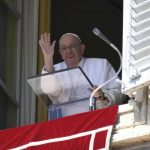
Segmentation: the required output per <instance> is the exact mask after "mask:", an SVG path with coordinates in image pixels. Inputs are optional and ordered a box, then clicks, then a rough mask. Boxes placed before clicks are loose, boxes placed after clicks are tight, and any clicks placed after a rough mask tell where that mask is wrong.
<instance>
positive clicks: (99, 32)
mask: <svg viewBox="0 0 150 150" xmlns="http://www.w3.org/2000/svg"><path fill="white" fill-rule="evenodd" d="M93 33H94V34H95V35H96V36H98V37H99V38H101V39H102V40H103V41H104V42H106V43H107V44H108V45H110V46H111V47H112V48H113V49H115V50H116V51H118V48H117V47H116V46H115V45H114V44H113V43H112V42H111V41H110V40H109V39H108V38H107V37H106V36H105V35H104V34H103V33H102V32H101V31H100V30H99V29H98V28H96V27H95V28H94V29H93Z"/></svg>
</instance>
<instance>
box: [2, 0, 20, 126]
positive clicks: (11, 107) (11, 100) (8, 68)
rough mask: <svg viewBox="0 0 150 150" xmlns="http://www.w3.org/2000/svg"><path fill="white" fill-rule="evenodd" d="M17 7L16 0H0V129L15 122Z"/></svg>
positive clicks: (16, 103)
mask: <svg viewBox="0 0 150 150" xmlns="http://www.w3.org/2000/svg"><path fill="white" fill-rule="evenodd" d="M17 8H18V1H17V0H1V1H0V22H1V24H0V32H1V34H0V39H1V42H0V56H1V59H0V122H1V125H0V129H4V128H7V127H13V126H16V124H17V107H18V102H17V101H16V93H17V90H16V87H17V77H18V75H17V70H18V66H17V63H18V62H17V55H18V49H17V47H18V45H17V38H18V21H19V19H20V18H19V17H20V15H19V12H18V10H17Z"/></svg>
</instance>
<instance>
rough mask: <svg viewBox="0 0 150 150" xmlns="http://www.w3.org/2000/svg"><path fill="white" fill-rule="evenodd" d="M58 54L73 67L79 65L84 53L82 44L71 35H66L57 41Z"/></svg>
mask: <svg viewBox="0 0 150 150" xmlns="http://www.w3.org/2000/svg"><path fill="white" fill-rule="evenodd" d="M59 47H60V49H59V52H60V55H61V57H62V59H63V60H64V62H65V63H66V65H67V66H68V67H69V68H70V67H75V66H77V65H78V64H79V62H80V60H81V58H82V55H83V53H84V49H85V47H84V44H81V43H80V41H79V40H78V39H77V38H76V37H74V36H73V35H66V36H64V37H63V38H61V40H60V41H59Z"/></svg>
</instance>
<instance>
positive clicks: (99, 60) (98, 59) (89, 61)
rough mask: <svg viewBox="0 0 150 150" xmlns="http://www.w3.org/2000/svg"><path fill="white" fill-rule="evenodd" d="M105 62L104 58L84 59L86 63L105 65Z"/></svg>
mask: <svg viewBox="0 0 150 150" xmlns="http://www.w3.org/2000/svg"><path fill="white" fill-rule="evenodd" d="M107 61H108V60H107V59H106V58H85V62H86V63H94V64H95V63H106V62H107Z"/></svg>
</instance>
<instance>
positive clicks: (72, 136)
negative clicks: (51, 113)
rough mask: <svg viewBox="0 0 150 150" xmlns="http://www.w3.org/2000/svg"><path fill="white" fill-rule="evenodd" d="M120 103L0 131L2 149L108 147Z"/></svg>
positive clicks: (104, 149) (101, 149) (102, 149)
mask: <svg viewBox="0 0 150 150" xmlns="http://www.w3.org/2000/svg"><path fill="white" fill-rule="evenodd" d="M117 112H118V106H112V107H108V108H104V109H101V110H96V111H91V112H86V113H81V114H76V115H72V116H68V117H64V118H60V119H57V120H52V121H48V122H42V123H36V124H33V125H29V126H23V127H18V128H12V129H7V130H1V131H0V150H7V149H11V150H22V149H27V150H29V149H30V150H31V149H32V150H34V149H36V150H97V149H99V150H107V149H109V143H110V136H111V131H112V127H113V125H114V123H115V120H116V116H117Z"/></svg>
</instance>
